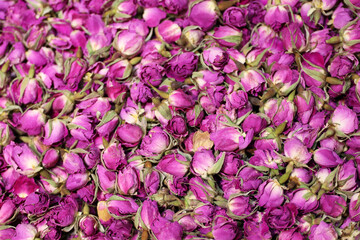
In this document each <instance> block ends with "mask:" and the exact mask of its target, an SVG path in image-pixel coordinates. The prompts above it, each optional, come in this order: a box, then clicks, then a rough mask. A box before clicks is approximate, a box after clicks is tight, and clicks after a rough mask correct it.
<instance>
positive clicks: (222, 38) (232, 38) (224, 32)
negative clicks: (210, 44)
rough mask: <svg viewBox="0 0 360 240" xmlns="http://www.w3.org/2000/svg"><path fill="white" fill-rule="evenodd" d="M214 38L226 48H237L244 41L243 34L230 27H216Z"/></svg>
mask: <svg viewBox="0 0 360 240" xmlns="http://www.w3.org/2000/svg"><path fill="white" fill-rule="evenodd" d="M213 37H214V38H215V40H216V41H217V42H218V43H219V44H220V45H222V46H224V47H235V46H238V45H239V44H240V43H241V41H242V33H241V32H240V31H238V30H236V29H234V28H231V27H228V26H220V27H216V28H215V32H214V35H213Z"/></svg>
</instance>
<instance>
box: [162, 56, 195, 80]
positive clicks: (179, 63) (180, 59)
mask: <svg viewBox="0 0 360 240" xmlns="http://www.w3.org/2000/svg"><path fill="white" fill-rule="evenodd" d="M198 60H199V57H198V56H197V55H196V54H195V53H193V52H184V53H181V54H178V55H175V56H174V57H172V58H171V59H170V60H169V61H168V62H166V63H165V66H164V67H165V70H166V75H167V76H168V77H169V78H174V79H175V80H177V81H179V82H184V81H185V79H186V78H187V77H190V76H191V75H192V73H193V72H194V71H196V69H197V65H198Z"/></svg>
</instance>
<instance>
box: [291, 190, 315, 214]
mask: <svg viewBox="0 0 360 240" xmlns="http://www.w3.org/2000/svg"><path fill="white" fill-rule="evenodd" d="M290 203H293V204H295V205H296V206H297V208H298V209H299V210H301V211H302V212H303V213H308V212H311V211H314V210H315V209H316V208H317V207H318V206H319V202H318V200H317V197H316V195H315V194H313V193H312V192H311V191H310V190H307V189H297V190H295V191H294V192H292V193H291V196H290Z"/></svg>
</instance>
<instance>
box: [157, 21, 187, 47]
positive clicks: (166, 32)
mask: <svg viewBox="0 0 360 240" xmlns="http://www.w3.org/2000/svg"><path fill="white" fill-rule="evenodd" d="M157 29H158V33H159V35H160V37H161V38H162V39H163V40H164V41H165V42H167V43H172V42H175V41H177V40H178V39H179V38H180V36H181V28H180V27H179V25H177V24H176V23H174V22H172V21H170V20H165V21H163V22H162V23H160V25H159V26H158V28H157Z"/></svg>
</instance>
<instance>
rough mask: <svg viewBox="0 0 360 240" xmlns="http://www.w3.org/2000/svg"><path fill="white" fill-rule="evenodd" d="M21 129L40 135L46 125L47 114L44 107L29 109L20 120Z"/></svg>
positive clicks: (33, 134)
mask: <svg viewBox="0 0 360 240" xmlns="http://www.w3.org/2000/svg"><path fill="white" fill-rule="evenodd" d="M18 123H19V125H18V126H17V127H18V128H19V129H20V130H21V131H24V132H26V133H27V134H29V135H31V136H35V135H39V134H40V133H41V130H42V128H43V126H44V125H45V115H44V114H43V110H42V109H36V110H28V111H26V112H25V113H24V114H23V115H21V117H20V118H19V120H18Z"/></svg>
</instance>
